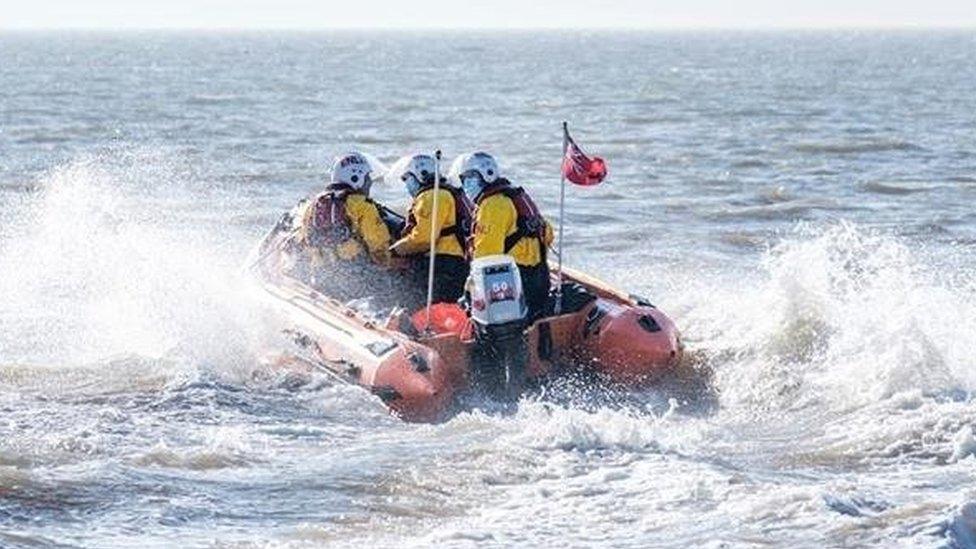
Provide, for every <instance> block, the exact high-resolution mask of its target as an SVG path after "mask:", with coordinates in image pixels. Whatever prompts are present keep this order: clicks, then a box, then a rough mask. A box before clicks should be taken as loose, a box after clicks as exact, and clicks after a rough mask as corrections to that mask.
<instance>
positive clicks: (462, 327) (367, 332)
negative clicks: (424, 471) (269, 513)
mask: <svg viewBox="0 0 976 549" xmlns="http://www.w3.org/2000/svg"><path fill="white" fill-rule="evenodd" d="M291 225H292V216H291V215H289V214H286V216H285V217H283V218H282V221H280V222H279V223H278V225H277V226H276V227H275V229H273V230H272V231H271V232H270V233H269V234H268V236H267V237H266V238H265V239H264V240H263V241H262V243H261V245H260V246H259V247H258V248H257V249H256V250H255V253H254V255H252V259H251V261H250V263H249V265H250V267H249V270H250V271H251V273H252V274H254V275H255V279H256V281H257V284H258V285H259V288H260V293H261V294H262V296H263V297H264V298H265V299H266V301H267V302H268V303H269V304H270V305H271V307H272V308H273V309H275V310H276V311H277V312H278V313H279V314H280V315H281V316H282V318H283V320H284V322H285V324H286V325H287V327H286V329H285V330H284V333H286V334H287V335H288V336H289V337H290V339H291V340H292V342H293V343H294V344H295V346H296V347H295V349H294V350H293V352H290V353H288V354H287V355H285V356H284V357H282V358H280V359H279V360H277V361H276V365H277V366H278V367H281V368H286V369H300V370H309V369H314V370H318V371H322V372H325V373H327V374H328V375H330V376H332V377H334V378H336V379H337V380H340V381H341V382H345V383H352V384H356V385H359V386H362V387H363V388H365V389H366V390H368V391H370V392H372V393H373V394H375V395H376V396H377V397H379V399H380V400H381V401H382V402H383V403H384V404H385V405H386V406H387V407H388V408H389V409H390V410H391V411H392V412H393V413H394V414H396V415H397V416H399V417H401V418H403V419H404V420H407V421H436V420H438V419H439V418H441V417H443V416H444V415H445V413H446V412H447V411H448V410H450V409H451V407H452V405H453V403H454V402H455V401H456V398H457V397H458V396H459V395H460V394H462V393H463V392H465V391H467V390H470V389H472V388H482V389H485V390H487V391H489V392H492V393H494V395H495V396H498V397H500V398H517V396H518V394H519V392H520V391H521V390H522V388H523V387H525V386H526V384H527V383H531V382H533V381H536V380H540V379H542V378H544V377H546V376H550V375H558V374H560V373H563V372H565V371H567V370H572V369H582V370H586V371H589V372H592V373H594V374H597V376H596V377H597V378H599V379H602V380H604V381H605V382H608V383H615V384H625V385H628V386H633V385H639V384H644V383H648V382H650V381H653V380H654V379H656V378H657V377H659V375H660V374H662V373H665V372H667V371H669V370H671V369H672V368H674V367H676V366H677V365H678V364H679V362H680V360H681V355H682V351H683V347H682V343H681V339H680V335H679V332H678V330H677V328H676V327H675V325H674V323H673V322H672V321H671V319H670V318H668V317H667V315H665V314H664V313H663V312H661V311H660V310H659V309H657V308H656V307H654V306H653V305H651V304H650V303H649V302H648V301H646V300H644V299H641V298H639V297H636V296H633V295H628V294H625V293H623V292H621V291H619V290H616V289H614V288H612V287H610V286H608V285H607V284H605V283H603V282H601V281H599V280H596V279H594V278H592V277H589V276H587V275H585V274H583V273H581V272H577V271H574V270H572V269H567V268H565V267H564V268H563V275H562V284H563V286H562V288H563V292H562V298H561V301H560V306H559V307H558V309H559V311H558V313H556V312H555V311H553V314H550V315H547V316H544V317H542V318H539V319H536V320H534V321H531V322H530V321H527V320H526V319H525V318H524V300H522V299H521V287H520V282H519V277H518V273H517V268H518V267H517V266H516V265H515V263H514V262H512V261H511V259H510V258H508V257H507V256H492V257H489V258H479V259H478V260H475V261H474V262H472V269H471V270H472V275H471V278H470V279H469V280H468V289H469V299H468V302H469V305H468V307H467V308H466V309H464V308H462V307H460V306H459V305H457V304H447V303H439V304H435V305H434V306H433V307H432V308H431V313H430V318H429V319H428V318H427V315H426V312H427V311H426V309H420V310H419V311H413V312H411V311H406V310H403V309H399V308H394V309H393V310H392V311H391V312H390V313H388V314H387V315H385V316H384V317H382V318H379V319H378V318H377V317H376V316H375V315H372V314H364V313H363V312H362V311H361V310H360V309H359V308H357V307H356V306H355V304H354V303H343V302H341V301H339V300H337V299H333V298H332V297H330V296H328V295H326V293H327V290H325V289H322V288H315V287H312V286H311V285H310V284H307V283H305V282H303V281H302V280H300V279H299V278H297V277H295V276H293V275H291V274H288V273H284V272H281V271H280V270H279V269H278V268H277V267H276V266H277V265H279V264H280V262H279V261H278V260H277V258H276V256H277V255H278V254H280V253H283V252H282V250H284V249H286V248H287V246H285V245H283V243H285V242H287V239H288V238H289V233H290V232H291V229H292V227H291Z"/></svg>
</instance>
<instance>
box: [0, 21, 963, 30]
mask: <svg viewBox="0 0 976 549" xmlns="http://www.w3.org/2000/svg"><path fill="white" fill-rule="evenodd" d="M472 30H475V31H484V32H559V31H577V32H600V31H617V32H649V31H650V32H655V31H656V32H661V31H665V32H667V31H678V32H682V31H720V32H721V31H745V32H754V31H787V32H789V31H923V30H928V31H933V30H955V31H966V30H971V31H976V22H973V23H962V24H913V23H899V24H877V25H872V24H867V25H865V24H814V25H806V26H800V25H751V26H748V25H741V26H736V25H701V26H690V25H689V26H685V25H655V26H636V27H626V26H591V27H583V26H580V27H575V26H570V27H562V26H536V27H529V26H526V27H520V26H515V27H512V26H485V27H473V26H416V27H395V26H373V27H366V26H363V27H357V26H332V27H330V26H321V27H301V26H287V25H280V26H266V27H261V26H204V25H200V26H195V25H172V26H166V25H164V26H158V27H152V26H147V27H99V26H84V25H78V26H73V25H62V26H16V25H15V26H9V27H8V26H2V25H0V32H11V31H13V32H53V31H69V32H71V31H77V32H180V31H186V32H199V31H202V32H306V33H314V32H364V31H374V32H375V31H378V32H431V31H443V32H460V31H472Z"/></svg>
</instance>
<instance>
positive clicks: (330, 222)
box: [307, 184, 368, 247]
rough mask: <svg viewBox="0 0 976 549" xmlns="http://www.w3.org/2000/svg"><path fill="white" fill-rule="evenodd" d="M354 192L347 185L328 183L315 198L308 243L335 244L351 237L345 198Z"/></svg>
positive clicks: (313, 244)
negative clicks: (322, 191)
mask: <svg viewBox="0 0 976 549" xmlns="http://www.w3.org/2000/svg"><path fill="white" fill-rule="evenodd" d="M354 192H357V191H355V190H353V188H352V187H350V186H349V185H342V184H337V185H329V186H328V187H327V188H326V192H324V193H322V194H321V195H319V196H318V197H317V198H316V199H315V202H314V203H313V204H312V206H311V207H312V208H313V210H312V218H311V226H310V227H309V228H308V235H307V238H308V243H309V244H311V245H312V246H318V247H324V246H335V245H339V244H342V243H343V242H345V241H347V240H349V239H350V238H352V237H353V232H352V223H351V222H350V220H349V216H348V215H347V214H346V199H347V198H348V197H349V195H350V194H353V193H354ZM367 200H368V199H367Z"/></svg>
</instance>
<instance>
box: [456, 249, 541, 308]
mask: <svg viewBox="0 0 976 549" xmlns="http://www.w3.org/2000/svg"><path fill="white" fill-rule="evenodd" d="M467 290H468V294H469V295H470V296H471V319H472V320H474V321H475V322H477V323H479V324H481V325H482V326H491V325H496V324H506V323H509V322H513V321H516V320H522V319H524V318H525V317H526V315H527V314H528V308H527V307H526V306H525V296H524V295H523V294H522V277H521V276H520V275H519V268H518V265H516V263H515V260H514V259H513V258H512V257H511V256H508V255H490V256H487V257H479V258H478V259H475V260H473V261H472V262H471V275H470V276H469V277H468V282H467Z"/></svg>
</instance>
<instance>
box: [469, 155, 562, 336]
mask: <svg viewBox="0 0 976 549" xmlns="http://www.w3.org/2000/svg"><path fill="white" fill-rule="evenodd" d="M451 173H452V175H453V176H455V177H457V178H458V179H459V180H460V182H461V187H462V188H463V189H464V193H465V194H466V195H467V196H468V198H469V199H470V200H471V201H472V202H473V203H474V204H475V210H474V224H473V228H472V235H471V238H470V241H469V242H470V245H469V248H470V251H471V256H472V257H473V258H479V257H483V256H487V255H495V254H508V255H510V256H512V258H514V259H515V263H516V264H518V267H519V274H520V275H521V277H522V291H523V293H524V295H525V301H526V305H527V307H528V310H529V311H528V313H529V319H530V320H533V319H535V318H538V317H540V316H543V315H545V314H548V305H547V304H548V301H549V287H550V278H549V265H548V263H547V262H546V251H547V249H548V246H549V244H550V243H552V240H553V231H552V226H551V225H550V224H549V223H548V222H547V221H546V220H545V218H544V217H543V216H542V214H541V213H539V209H538V208H537V207H536V205H535V202H533V200H532V198H530V197H529V195H528V193H527V192H525V190H523V189H522V188H521V187H516V186H514V185H512V183H511V182H510V181H509V180H508V179H505V178H503V177H501V175H500V174H499V171H498V164H497V162H495V159H494V158H493V157H492V156H491V155H489V154H487V153H484V152H474V153H469V154H464V155H461V156H459V157H458V158H457V159H455V161H454V164H453V165H452V167H451Z"/></svg>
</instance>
